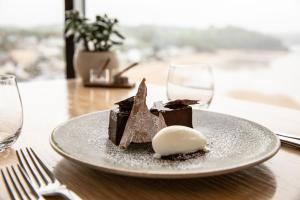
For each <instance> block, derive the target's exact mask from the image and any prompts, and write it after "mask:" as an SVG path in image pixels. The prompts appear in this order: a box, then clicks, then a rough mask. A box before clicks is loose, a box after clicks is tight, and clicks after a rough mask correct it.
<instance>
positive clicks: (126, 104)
mask: <svg viewBox="0 0 300 200" xmlns="http://www.w3.org/2000/svg"><path fill="white" fill-rule="evenodd" d="M133 102H134V96H132V97H129V98H127V99H124V100H122V101H119V102H117V103H115V104H116V105H118V106H119V110H120V111H121V112H130V111H131V109H132V106H133Z"/></svg>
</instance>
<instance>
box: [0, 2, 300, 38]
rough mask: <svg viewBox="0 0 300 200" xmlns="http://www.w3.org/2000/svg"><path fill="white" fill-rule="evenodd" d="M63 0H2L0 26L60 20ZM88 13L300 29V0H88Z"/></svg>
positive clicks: (124, 19) (127, 21)
mask: <svg viewBox="0 0 300 200" xmlns="http://www.w3.org/2000/svg"><path fill="white" fill-rule="evenodd" d="M63 3H64V1H62V0H24V1H22V0H0V26H4V25H10V26H25V27H28V26H37V25H45V24H52V25H53V24H62V21H63V10H64V5H63ZM16 13H18V14H16ZM86 13H87V16H88V17H92V18H93V17H94V16H95V15H96V14H102V13H108V14H109V15H110V16H112V17H117V18H118V19H119V20H120V23H121V24H123V25H140V24H152V25H162V26H179V27H195V28H206V27H209V26H215V27H224V26H228V25H234V26H239V27H243V28H246V29H249V30H256V31H260V32H264V33H300V25H299V20H300V0H86Z"/></svg>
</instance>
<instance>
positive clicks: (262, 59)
mask: <svg viewBox="0 0 300 200" xmlns="http://www.w3.org/2000/svg"><path fill="white" fill-rule="evenodd" d="M299 8H300V3H299V1H295V0H265V1H259V0H256V1H253V0H243V1H240V0H228V1H217V0H191V1H161V0H151V1H140V0H126V1H118V0H101V1H99V0H86V15H87V17H89V18H92V19H94V17H95V15H97V14H103V13H107V14H108V15H110V16H112V17H117V18H118V19H119V21H120V23H121V25H122V30H123V32H124V33H125V36H126V37H127V40H126V41H125V45H124V47H123V48H122V49H121V50H119V51H120V58H121V61H123V62H124V63H123V66H126V65H127V63H129V62H133V61H135V60H139V61H140V62H141V63H142V64H141V65H140V67H138V68H136V69H134V70H132V71H131V72H129V73H128V74H129V75H130V76H131V77H133V78H136V79H140V78H141V76H145V77H146V78H147V79H148V80H150V81H151V82H154V83H160V84H164V83H165V82H166V78H167V72H168V66H169V64H170V63H181V64H182V63H195V62H200V63H210V64H212V65H213V66H214V75H215V82H216V92H217V94H225V95H229V96H231V97H235V98H240V99H247V100H253V101H259V102H263V103H269V104H274V105H280V106H287V107H292V108H298V109H300V94H299V91H300V26H299V25H298V24H299V22H298V19H300V12H299ZM126 62H127V63H126ZM154 74H155V75H154Z"/></svg>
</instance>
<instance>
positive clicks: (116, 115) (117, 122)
mask: <svg viewBox="0 0 300 200" xmlns="http://www.w3.org/2000/svg"><path fill="white" fill-rule="evenodd" d="M133 102H134V97H130V98H128V99H125V100H123V101H120V102H117V103H115V104H116V105H119V107H118V108H114V109H112V110H111V111H110V115H109V126H108V137H109V139H110V140H111V141H112V142H113V143H114V144H115V145H119V144H120V141H121V138H122V136H123V132H124V129H125V126H126V123H127V120H128V117H129V115H130V112H131V109H132V106H133Z"/></svg>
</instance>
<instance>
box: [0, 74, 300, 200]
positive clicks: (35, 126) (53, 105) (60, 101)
mask: <svg viewBox="0 0 300 200" xmlns="http://www.w3.org/2000/svg"><path fill="white" fill-rule="evenodd" d="M20 92H21V96H22V100H23V106H24V127H23V130H22V133H21V136H20V138H19V139H18V141H17V142H16V144H15V145H14V146H13V148H12V149H8V150H6V151H5V152H3V153H1V154H0V167H4V166H6V165H9V164H13V163H16V162H17V160H16V155H15V150H14V149H18V148H20V147H27V146H31V147H33V148H34V149H35V150H36V151H37V153H38V154H39V155H40V156H41V157H42V159H43V160H44V161H45V162H46V163H47V164H48V165H49V166H51V167H53V172H54V173H55V175H56V177H57V178H58V179H59V180H60V181H61V182H62V183H64V184H66V185H67V186H68V187H69V188H70V189H72V190H74V191H75V192H76V193H77V194H78V195H79V196H81V197H82V198H83V199H88V200H89V199H91V200H93V199H95V200H99V199H149V200H150V199H188V200H193V199H204V200H206V199H228V200H229V199H233V200H234V199H241V200H242V199H243V200H244V199H282V200H286V199H292V200H299V199H300V149H293V148H290V147H286V146H283V147H282V148H281V150H280V151H279V153H278V154H277V155H276V156H275V157H273V158H272V159H270V160H269V161H267V162H265V163H263V164H261V165H258V166H256V167H252V168H249V169H246V170H243V171H240V172H237V173H232V174H228V175H223V176H216V177H211V178H201V179H190V180H148V179H141V178H129V177H123V176H116V175H112V174H105V173H101V172H98V171H95V170H93V169H88V168H85V167H82V166H79V165H77V164H74V163H72V162H70V161H68V160H66V159H64V158H62V157H61V156H59V155H58V154H57V153H55V152H54V150H52V149H51V147H50V144H49V136H50V134H51V132H52V130H53V129H54V128H55V127H56V126H57V125H58V124H59V123H61V122H64V121H65V120H67V119H69V118H72V117H75V116H78V115H82V114H85V113H89V112H92V111H98V110H103V109H109V108H111V107H112V106H113V104H114V102H117V101H119V100H122V99H124V98H126V97H129V96H132V95H134V94H135V92H136V90H135V89H130V90H128V89H105V88H84V87H83V86H82V85H81V83H80V82H78V81H75V80H71V81H66V80H59V81H44V82H30V83H23V84H20ZM165 98H166V97H165V88H164V87H161V86H155V85H151V84H148V102H150V103H151V102H153V101H155V100H160V99H165ZM210 110H213V111H216V112H222V113H226V114H231V115H235V116H239V117H243V118H247V119H250V120H253V121H255V122H258V123H260V124H262V125H264V126H267V127H268V128H270V129H271V130H273V131H282V132H289V133H293V134H298V135H300V112H299V111H296V110H291V109H286V108H280V107H274V106H268V105H263V104H256V103H250V102H246V101H240V100H234V99H231V98H227V97H221V96H216V97H215V98H214V100H213V103H212V105H211V107H210ZM0 180H1V181H0V182H1V183H0V199H4V200H6V199H9V197H8V194H7V191H6V189H5V187H4V185H3V182H2V179H1V178H0ZM51 199H56V198H51Z"/></svg>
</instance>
